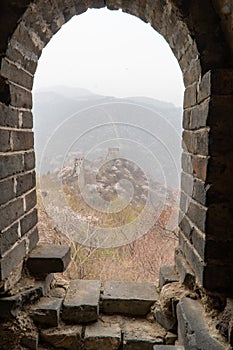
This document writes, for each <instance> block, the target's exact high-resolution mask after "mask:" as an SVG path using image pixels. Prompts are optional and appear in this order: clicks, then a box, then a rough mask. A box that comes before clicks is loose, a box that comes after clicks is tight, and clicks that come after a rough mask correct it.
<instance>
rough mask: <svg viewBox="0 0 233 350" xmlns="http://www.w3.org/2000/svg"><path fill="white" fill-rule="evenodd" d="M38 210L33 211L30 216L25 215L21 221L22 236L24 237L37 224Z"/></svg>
mask: <svg viewBox="0 0 233 350" xmlns="http://www.w3.org/2000/svg"><path fill="white" fill-rule="evenodd" d="M37 220H38V219H37V209H33V210H32V211H31V212H30V213H29V214H27V215H25V216H24V217H23V219H21V220H20V227H21V235H22V236H23V235H24V234H25V233H26V232H28V231H29V230H31V228H33V227H34V226H35V225H36V223H37Z"/></svg>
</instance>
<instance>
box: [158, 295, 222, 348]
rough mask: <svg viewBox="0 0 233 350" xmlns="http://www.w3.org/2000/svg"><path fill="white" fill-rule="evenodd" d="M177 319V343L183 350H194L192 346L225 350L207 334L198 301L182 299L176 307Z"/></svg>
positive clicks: (207, 330) (202, 311)
mask: <svg viewBox="0 0 233 350" xmlns="http://www.w3.org/2000/svg"><path fill="white" fill-rule="evenodd" d="M177 317H178V328H179V330H178V333H179V341H180V342H181V344H183V345H184V349H192V348H194V347H193V344H195V347H196V349H211V350H214V349H215V350H224V349H225V346H224V345H222V344H221V343H220V342H219V341H218V340H217V339H216V338H214V337H213V336H212V335H211V333H210V332H209V329H208V328H209V327H208V326H207V322H206V320H205V318H204V309H203V306H202V304H201V302H200V301H199V300H193V299H190V298H182V299H181V301H180V302H179V303H178V306H177ZM187 330H188V331H187ZM165 349H166V348H165ZM165 349H164V350H165ZM178 349H179V347H178ZM161 350H162V349H161ZM174 350H176V347H175V348H174Z"/></svg>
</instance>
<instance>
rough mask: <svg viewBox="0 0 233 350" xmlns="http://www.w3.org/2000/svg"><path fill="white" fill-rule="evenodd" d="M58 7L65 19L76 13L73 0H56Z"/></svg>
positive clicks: (67, 19)
mask: <svg viewBox="0 0 233 350" xmlns="http://www.w3.org/2000/svg"><path fill="white" fill-rule="evenodd" d="M56 3H57V6H58V8H59V9H60V10H61V11H62V13H63V16H64V18H65V21H66V22H67V21H69V20H70V18H72V17H73V16H75V15H76V8H75V5H74V1H73V0H68V1H66V2H65V3H64V1H62V0H56Z"/></svg>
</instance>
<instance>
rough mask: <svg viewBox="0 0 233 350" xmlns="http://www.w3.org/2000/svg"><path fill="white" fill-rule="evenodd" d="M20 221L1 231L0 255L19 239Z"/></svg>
mask: <svg viewBox="0 0 233 350" xmlns="http://www.w3.org/2000/svg"><path fill="white" fill-rule="evenodd" d="M18 226H19V224H18V223H15V224H14V225H13V226H11V227H10V228H8V229H7V230H6V231H3V232H2V233H0V257H2V255H3V254H4V253H6V252H7V250H9V249H10V248H11V247H12V246H13V244H15V242H16V241H17V240H18V239H19V235H18Z"/></svg>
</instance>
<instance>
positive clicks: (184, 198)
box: [180, 191, 191, 213]
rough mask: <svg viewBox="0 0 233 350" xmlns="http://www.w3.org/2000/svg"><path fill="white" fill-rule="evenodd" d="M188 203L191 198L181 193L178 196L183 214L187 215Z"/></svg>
mask: <svg viewBox="0 0 233 350" xmlns="http://www.w3.org/2000/svg"><path fill="white" fill-rule="evenodd" d="M190 201H191V198H190V197H189V196H188V195H187V194H186V193H185V192H184V191H182V192H181V194H180V209H181V210H182V212H183V213H187V211H188V208H189V203H190Z"/></svg>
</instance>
